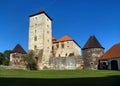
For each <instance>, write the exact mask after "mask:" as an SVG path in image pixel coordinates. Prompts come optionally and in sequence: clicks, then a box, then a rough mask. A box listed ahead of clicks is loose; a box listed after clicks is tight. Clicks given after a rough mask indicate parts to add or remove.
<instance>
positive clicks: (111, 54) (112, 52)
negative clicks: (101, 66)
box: [101, 43, 120, 60]
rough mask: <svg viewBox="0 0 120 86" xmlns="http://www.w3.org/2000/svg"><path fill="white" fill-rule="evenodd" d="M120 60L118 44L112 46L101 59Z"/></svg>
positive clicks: (119, 46)
mask: <svg viewBox="0 0 120 86" xmlns="http://www.w3.org/2000/svg"><path fill="white" fill-rule="evenodd" d="M111 58H120V43H119V44H115V45H114V46H112V47H111V48H110V49H109V50H108V51H107V52H106V53H105V54H104V55H103V56H102V57H101V60H106V59H111Z"/></svg>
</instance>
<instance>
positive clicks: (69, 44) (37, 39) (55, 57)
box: [10, 11, 104, 69]
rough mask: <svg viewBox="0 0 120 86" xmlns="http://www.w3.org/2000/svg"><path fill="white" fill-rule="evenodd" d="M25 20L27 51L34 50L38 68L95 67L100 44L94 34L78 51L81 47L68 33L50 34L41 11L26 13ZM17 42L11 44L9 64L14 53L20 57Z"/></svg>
mask: <svg viewBox="0 0 120 86" xmlns="http://www.w3.org/2000/svg"><path fill="white" fill-rule="evenodd" d="M29 21H30V22H29V42H28V52H30V51H33V52H34V53H35V57H34V59H35V60H36V61H37V65H38V68H39V69H44V68H48V69H82V68H87V69H97V68H98V62H99V59H100V57H101V56H102V55H103V54H104V48H103V47H102V46H101V45H100V43H99V42H98V40H97V39H96V37H95V36H91V37H90V38H89V40H88V41H87V43H86V44H85V46H84V47H83V48H82V55H81V53H80V52H81V47H80V46H79V45H78V43H77V42H76V41H75V40H74V39H72V38H71V37H69V36H63V37H62V38H60V39H55V38H54V37H53V36H52V19H51V18H50V17H49V16H48V15H47V13H45V12H44V11H40V12H38V13H36V14H33V15H30V16H29ZM17 46H19V48H15V49H14V50H13V51H14V52H13V53H12V54H11V57H10V62H11V63H12V65H14V62H15V61H16V59H18V57H17V55H18V56H19V57H20V56H21V54H25V51H24V49H22V47H20V45H17ZM17 46H16V47H17ZM21 51H22V52H21ZM23 51H24V52H23ZM40 54H41V55H40ZM15 55H16V56H15ZM19 59H20V58H19ZM40 60H41V61H40ZM17 61H18V60H17Z"/></svg>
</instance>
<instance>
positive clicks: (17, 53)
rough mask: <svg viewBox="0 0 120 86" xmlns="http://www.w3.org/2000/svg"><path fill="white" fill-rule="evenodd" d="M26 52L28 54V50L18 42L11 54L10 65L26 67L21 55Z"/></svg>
mask: <svg viewBox="0 0 120 86" xmlns="http://www.w3.org/2000/svg"><path fill="white" fill-rule="evenodd" d="M24 54H27V53H26V51H25V50H24V49H23V48H22V47H21V45H20V44H17V45H16V46H15V48H14V49H13V51H12V53H11V54H10V66H16V67H17V66H18V67H22V66H23V67H24V66H25V62H24V61H23V60H22V58H21V56H22V55H24Z"/></svg>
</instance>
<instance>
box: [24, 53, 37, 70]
mask: <svg viewBox="0 0 120 86" xmlns="http://www.w3.org/2000/svg"><path fill="white" fill-rule="evenodd" d="M22 59H23V61H24V62H25V63H26V68H27V69H29V70H37V64H36V61H35V59H34V52H33V51H30V52H29V53H28V54H26V55H23V56H22Z"/></svg>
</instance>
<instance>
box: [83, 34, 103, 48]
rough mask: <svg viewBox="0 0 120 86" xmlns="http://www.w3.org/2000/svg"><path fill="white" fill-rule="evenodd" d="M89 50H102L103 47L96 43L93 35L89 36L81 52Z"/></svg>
mask: <svg viewBox="0 0 120 86" xmlns="http://www.w3.org/2000/svg"><path fill="white" fill-rule="evenodd" d="M89 48H103V47H102V46H101V44H100V43H99V42H98V40H97V38H96V37H95V36H94V35H93V36H90V38H89V39H88V41H87V43H86V44H85V45H84V47H83V48H82V50H84V49H89ZM103 49H104V48H103Z"/></svg>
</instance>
